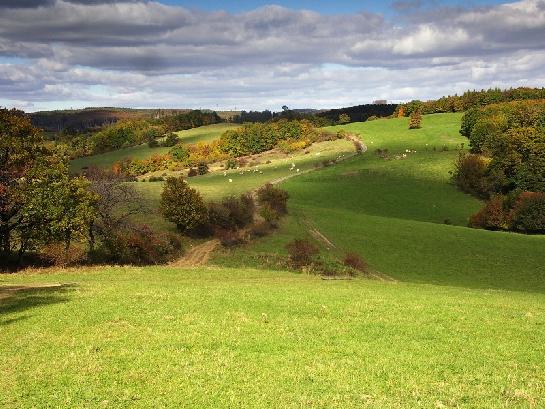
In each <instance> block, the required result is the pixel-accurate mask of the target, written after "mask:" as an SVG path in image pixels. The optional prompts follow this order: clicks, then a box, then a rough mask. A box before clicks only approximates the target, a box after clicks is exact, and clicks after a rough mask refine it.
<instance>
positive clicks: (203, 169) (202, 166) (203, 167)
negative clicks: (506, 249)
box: [197, 162, 208, 175]
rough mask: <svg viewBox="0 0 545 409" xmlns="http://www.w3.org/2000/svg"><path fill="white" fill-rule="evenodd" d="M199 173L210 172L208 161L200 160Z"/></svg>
mask: <svg viewBox="0 0 545 409" xmlns="http://www.w3.org/2000/svg"><path fill="white" fill-rule="evenodd" d="M197 173H198V174H199V175H206V174H207V173H208V165H207V164H206V162H199V164H198V166H197Z"/></svg>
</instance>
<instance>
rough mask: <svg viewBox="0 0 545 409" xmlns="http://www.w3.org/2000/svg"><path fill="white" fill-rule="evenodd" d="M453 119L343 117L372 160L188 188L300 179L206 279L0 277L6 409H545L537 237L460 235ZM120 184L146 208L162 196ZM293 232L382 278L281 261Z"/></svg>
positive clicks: (204, 271) (216, 176) (469, 201)
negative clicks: (253, 236) (269, 219)
mask: <svg viewBox="0 0 545 409" xmlns="http://www.w3.org/2000/svg"><path fill="white" fill-rule="evenodd" d="M459 121H460V115H459V114H436V115H428V116H425V117H424V120H423V128H422V129H420V130H411V131H409V130H408V129H407V118H403V119H391V120H377V121H371V122H366V123H353V124H350V125H346V126H342V128H344V129H346V130H348V131H350V132H352V133H355V134H357V135H359V136H360V137H361V138H362V140H363V141H364V143H365V144H366V145H367V146H368V148H369V150H368V152H367V153H365V154H363V155H358V156H354V157H349V158H348V159H346V160H342V161H340V162H339V163H336V164H335V165H333V166H328V167H324V168H320V169H316V170H314V171H311V172H310V171H309V172H306V171H308V170H311V169H314V168H315V167H316V166H318V165H320V164H321V162H322V161H323V160H327V159H335V158H338V157H342V155H345V156H349V155H350V153H352V152H353V145H352V143H351V142H348V141H346V140H338V141H331V142H324V143H321V144H315V145H313V146H312V147H311V148H310V149H309V153H307V154H305V153H304V152H300V153H297V154H294V155H292V156H291V157H288V156H286V155H284V154H280V153H278V152H273V153H267V154H264V155H262V156H259V157H257V158H254V160H255V161H256V162H259V163H254V164H252V166H249V167H248V168H242V169H238V170H236V169H235V170H230V171H227V172H226V173H225V174H224V172H223V171H215V172H212V173H210V174H208V175H205V176H199V177H195V178H190V179H189V183H190V184H191V185H192V186H194V187H196V188H197V189H198V190H199V191H200V192H201V193H202V194H203V195H204V197H205V198H206V199H218V198H220V197H223V196H226V195H230V194H240V193H243V192H247V191H250V190H252V189H255V188H256V187H258V186H260V185H262V184H264V183H266V182H268V181H275V180H278V179H281V178H285V177H286V176H291V175H293V174H294V170H290V169H291V168H292V167H293V166H292V165H291V164H292V163H294V164H295V169H299V173H300V174H299V175H297V177H292V178H289V179H286V180H285V181H283V182H282V183H281V187H282V188H284V189H286V190H287V191H288V192H289V193H290V200H289V215H288V217H287V218H285V219H284V220H283V222H282V224H281V227H280V228H279V230H278V231H277V232H275V233H274V234H273V235H271V236H268V237H265V238H262V239H259V240H256V241H252V242H250V243H249V244H246V245H243V246H241V247H237V248H234V249H230V250H221V251H219V252H218V253H217V254H216V255H215V257H214V258H213V259H212V261H211V265H210V266H206V267H194V268H176V267H172V266H153V267H141V268H139V267H110V266H97V267H82V268H78V269H64V270H63V269H57V270H29V271H26V272H21V273H17V274H11V275H3V276H0V334H1V336H0V373H1V374H2V376H1V377H0V406H1V407H6V408H19V407H59V408H62V407H66V408H71V407H116V408H117V407H136V408H139V407H141V408H147V407H245V408H254V407H255V408H261V407H282V408H292V407H293V408H296V407H314V408H331V407H338V408H346V407H363V408H399V407H426V408H427V407H435V408H456V407H460V408H483V407H498V408H501V407H505V408H507V407H509V408H511V407H516V408H537V407H543V406H545V398H544V397H545V359H544V357H545V344H544V343H543V342H542V340H543V338H544V337H545V269H544V268H543V266H544V265H545V253H544V252H543V248H544V245H545V240H544V237H542V236H541V237H539V236H525V235H517V234H510V233H499V232H490V231H484V230H474V229H469V228H467V227H465V226H466V224H467V220H468V217H469V215H471V214H472V213H474V212H475V211H476V210H477V209H479V207H480V206H481V203H480V202H479V201H478V200H476V199H474V198H473V197H470V196H468V195H465V194H463V193H460V192H459V191H458V190H457V189H456V188H455V186H453V185H452V184H451V183H450V174H449V171H450V170H452V166H453V162H454V160H455V159H456V157H457V155H458V154H459V151H460V150H462V149H465V147H464V146H462V144H464V143H466V141H465V139H464V138H463V137H461V136H460V135H459V133H458V129H459ZM334 129H338V128H334ZM195 132H196V130H195ZM203 137H204V136H203ZM378 149H380V151H377V150H378ZM385 150H387V151H386V152H385ZM267 161H270V163H266V162H267ZM241 172H242V174H241ZM295 172H296V171H295ZM229 179H231V180H232V182H229ZM133 185H134V186H136V187H137V188H138V189H139V190H140V191H141V192H142V193H143V194H144V196H145V197H146V200H147V201H148V203H149V204H150V207H151V209H155V208H156V206H157V203H158V200H159V196H160V192H161V190H162V183H160V182H154V183H150V182H145V183H142V182H136V183H134V184H133ZM154 212H155V210H152V211H150V212H149V213H147V214H146V215H142V218H143V219H144V220H145V221H146V222H148V223H151V224H153V225H155V226H156V227H160V228H164V229H169V228H172V226H170V225H169V224H168V223H166V222H164V221H161V219H160V217H159V215H158V213H154ZM311 231H319V232H320V233H321V234H322V235H323V236H324V237H326V238H327V239H329V241H330V243H331V244H332V245H328V244H326V243H325V242H324V241H323V240H319V239H317V238H316V236H315V235H312V234H311ZM301 237H308V238H309V239H311V240H313V241H315V243H316V244H317V245H319V246H320V247H321V252H322V257H323V258H324V259H326V260H328V259H341V258H342V257H343V255H344V254H345V252H346V251H353V252H356V253H358V254H360V255H362V256H363V257H364V258H365V259H366V260H367V261H368V262H369V264H370V266H371V268H372V270H373V271H374V272H376V273H378V276H379V278H382V280H381V279H364V278H355V279H352V280H322V279H321V278H320V277H318V276H314V275H309V274H305V273H298V272H290V271H287V270H286V269H285V268H284V267H279V266H280V264H278V263H277V262H278V261H279V260H281V259H283V260H285V259H286V257H287V254H286V250H285V245H286V244H287V243H288V242H289V241H290V240H292V239H293V238H301ZM44 285H46V286H45V287H44Z"/></svg>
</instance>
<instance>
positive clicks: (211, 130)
mask: <svg viewBox="0 0 545 409" xmlns="http://www.w3.org/2000/svg"><path fill="white" fill-rule="evenodd" d="M236 127H237V125H233V124H226V123H222V124H214V125H208V126H201V127H199V128H194V129H188V130H187V131H179V132H176V134H177V135H178V136H179V137H180V139H181V141H182V142H183V143H186V144H188V145H191V144H194V143H198V142H210V141H212V140H214V139H218V138H219V137H220V136H221V134H222V133H223V132H225V131H226V130H227V129H231V128H236ZM170 149H171V148H162V147H157V148H150V147H149V146H148V145H147V144H144V145H138V146H132V147H130V148H125V149H119V150H116V151H112V152H106V153H102V154H100V155H93V156H86V157H83V158H78V159H74V160H73V161H72V162H71V164H70V167H71V169H72V171H73V172H79V171H80V170H81V169H83V168H85V167H89V166H98V167H99V168H103V169H110V168H111V167H112V165H113V164H114V163H115V162H117V161H120V160H122V159H126V158H132V159H140V160H142V159H148V158H150V157H151V156H153V155H164V154H166V153H168V151H169V150H170Z"/></svg>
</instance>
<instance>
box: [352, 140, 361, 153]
mask: <svg viewBox="0 0 545 409" xmlns="http://www.w3.org/2000/svg"><path fill="white" fill-rule="evenodd" d="M352 143H353V144H354V149H355V150H356V153H357V154H358V155H361V154H362V153H363V143H361V142H360V141H355V140H354V141H352Z"/></svg>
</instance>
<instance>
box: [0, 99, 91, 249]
mask: <svg viewBox="0 0 545 409" xmlns="http://www.w3.org/2000/svg"><path fill="white" fill-rule="evenodd" d="M94 203H95V196H94V195H93V194H92V193H90V192H89V190H88V182H87V181H86V180H85V179H84V178H75V179H72V178H71V177H70V175H69V172H68V165H67V163H66V161H65V160H64V158H61V157H59V156H58V155H55V154H54V152H52V151H49V150H47V149H46V148H45V147H44V144H43V140H42V138H41V136H40V133H39V130H38V129H36V128H35V127H33V126H32V124H31V123H30V120H29V119H28V117H26V116H25V115H24V113H23V112H22V111H16V110H6V109H2V110H0V245H1V252H2V253H4V254H6V255H9V254H12V253H13V252H17V253H18V255H19V259H21V257H22V256H23V255H24V253H25V252H26V251H27V250H29V249H31V248H36V247H37V246H38V245H40V244H44V243H48V242H51V241H62V242H64V243H65V246H66V247H67V248H68V247H69V246H70V242H71V241H72V239H73V238H74V237H76V236H79V235H81V234H84V232H85V231H86V230H87V225H88V223H89V221H90V219H91V218H92V214H93V211H94Z"/></svg>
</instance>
